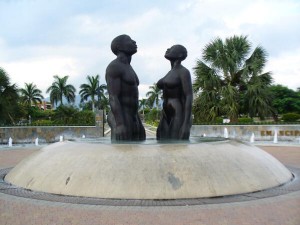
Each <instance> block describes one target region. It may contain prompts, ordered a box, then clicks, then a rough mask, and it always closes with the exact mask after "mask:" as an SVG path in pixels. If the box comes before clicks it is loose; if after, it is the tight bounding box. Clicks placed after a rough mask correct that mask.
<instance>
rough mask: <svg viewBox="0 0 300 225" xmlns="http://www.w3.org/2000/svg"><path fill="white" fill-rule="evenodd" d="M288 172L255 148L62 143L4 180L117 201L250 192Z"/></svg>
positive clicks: (284, 179) (268, 185)
mask: <svg viewBox="0 0 300 225" xmlns="http://www.w3.org/2000/svg"><path fill="white" fill-rule="evenodd" d="M291 179H292V174H291V172H290V171H289V170H288V169H286V167H285V166H283V165H282V164H281V163H280V162H279V161H278V160H277V159H275V158H274V157H272V156H271V155H269V154H268V153H266V152H264V151H262V150H260V149H259V148H257V147H254V146H251V145H246V144H243V143H239V142H235V141H221V142H210V143H198V144H153V145H142V144H99V143H76V142H60V143H55V144H52V145H49V146H47V147H44V148H42V149H41V150H40V151H39V152H37V153H34V154H32V155H31V156H29V157H28V158H26V159H24V160H23V161H22V162H21V163H19V164H18V165H17V166H16V167H15V168H14V169H12V170H11V171H10V173H9V174H8V175H7V176H6V178H5V180H6V181H7V182H10V183H12V184H14V185H17V186H21V187H24V188H27V189H32V190H35V191H43V192H50V193H55V194H63V195H74V196H87V197H100V198H118V199H120V198H121V199H179V198H202V197H213V196H224V195H232V194H241V193H247V192H254V191H258V190H263V189H267V188H271V187H275V186H278V185H280V184H283V183H286V182H288V181H289V180H291Z"/></svg>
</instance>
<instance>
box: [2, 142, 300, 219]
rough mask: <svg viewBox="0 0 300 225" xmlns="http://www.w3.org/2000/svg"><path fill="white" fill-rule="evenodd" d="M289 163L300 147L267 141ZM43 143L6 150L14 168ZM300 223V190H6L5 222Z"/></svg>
mask: <svg viewBox="0 0 300 225" xmlns="http://www.w3.org/2000/svg"><path fill="white" fill-rule="evenodd" d="M261 148H262V149H264V150H265V151H267V152H269V153H270V154H272V155H274V156H275V157H276V158H277V159H279V160H280V161H281V162H283V163H284V164H285V165H290V166H293V167H298V168H300V146H299V147H292V146H286V147H282V146H280V147H279V146H261ZM38 150H39V147H26V148H17V149H6V150H1V151H0V168H6V167H11V166H14V165H15V164H17V163H18V162H19V161H20V160H21V159H22V158H24V157H25V156H27V155H29V154H32V153H34V152H35V151H38ZM17 224H19V225H30V224H36V225H60V224H63V225H79V224H84V225H96V224H97V225H98V224H100V225H102V224H103V225H125V224H128V225H135V224H138V225H150V224H164V225H176V224H182V225H193V224H196V225H208V224H211V225H252V224H253V225H300V191H298V192H293V193H290V194H287V195H281V196H277V197H272V198H265V199H259V200H255V201H248V202H237V203H223V204H212V205H200V206H182V207H177V206H167V207H121V206H119V207H112V206H95V205H76V204H69V203H55V202H47V201H41V200H31V199H25V198H20V197H14V196H10V195H5V194H1V193H0V225H17Z"/></svg>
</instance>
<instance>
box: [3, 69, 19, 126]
mask: <svg viewBox="0 0 300 225" xmlns="http://www.w3.org/2000/svg"><path fill="white" fill-rule="evenodd" d="M18 97H19V96H18V89H17V85H16V84H10V79H9V76H8V74H7V73H6V72H5V71H4V70H3V69H2V68H1V67H0V124H9V123H14V115H15V114H16V112H18V111H19V109H18Z"/></svg>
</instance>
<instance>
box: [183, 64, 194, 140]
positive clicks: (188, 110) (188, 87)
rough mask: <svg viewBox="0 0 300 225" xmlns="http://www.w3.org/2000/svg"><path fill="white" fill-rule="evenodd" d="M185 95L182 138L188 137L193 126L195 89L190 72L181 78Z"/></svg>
mask: <svg viewBox="0 0 300 225" xmlns="http://www.w3.org/2000/svg"><path fill="white" fill-rule="evenodd" d="M180 79H181V84H182V89H183V95H184V99H185V101H184V106H183V108H184V111H183V112H184V118H183V124H182V128H181V131H180V137H181V138H187V137H186V135H188V134H189V129H190V126H191V115H192V104H193V88H192V80H191V75H190V72H189V71H188V70H185V71H184V73H182V74H181V76H180Z"/></svg>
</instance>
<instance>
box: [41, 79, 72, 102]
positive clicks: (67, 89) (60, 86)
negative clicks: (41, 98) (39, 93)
mask: <svg viewBox="0 0 300 225" xmlns="http://www.w3.org/2000/svg"><path fill="white" fill-rule="evenodd" d="M53 77H54V81H53V83H52V85H51V86H50V87H49V88H48V89H47V91H46V92H47V93H49V92H50V101H51V103H52V104H57V103H58V102H60V104H61V105H63V98H65V99H66V100H67V102H68V103H71V102H74V101H75V92H76V89H75V87H74V86H73V85H71V84H67V80H68V78H69V76H64V77H62V78H61V77H59V76H57V75H55V76H53Z"/></svg>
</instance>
